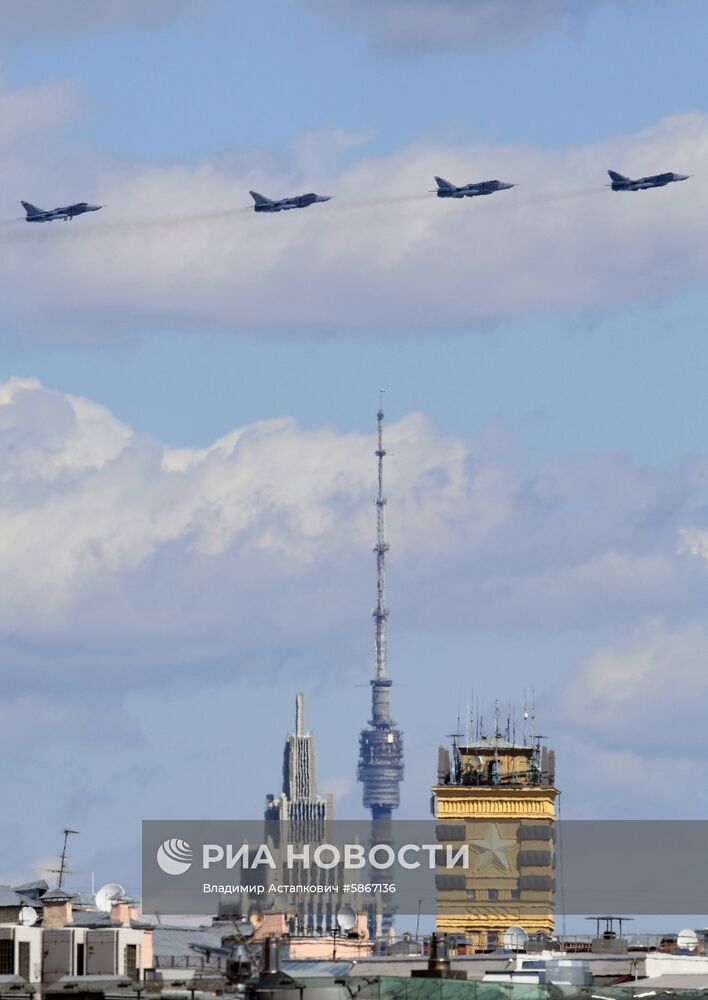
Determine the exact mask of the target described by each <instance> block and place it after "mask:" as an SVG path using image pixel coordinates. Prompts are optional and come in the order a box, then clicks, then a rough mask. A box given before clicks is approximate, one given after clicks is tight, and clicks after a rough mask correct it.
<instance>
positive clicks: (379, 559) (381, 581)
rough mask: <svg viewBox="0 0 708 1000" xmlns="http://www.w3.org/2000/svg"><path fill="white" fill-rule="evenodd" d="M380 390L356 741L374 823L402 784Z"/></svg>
mask: <svg viewBox="0 0 708 1000" xmlns="http://www.w3.org/2000/svg"><path fill="white" fill-rule="evenodd" d="M383 421H384V412H383V389H381V390H380V391H379V409H378V414H377V431H378V445H377V448H376V451H375V455H376V458H377V470H378V491H377V494H376V500H375V504H376V545H375V546H374V552H375V553H376V607H375V608H374V610H373V611H372V616H373V619H374V624H375V647H376V669H375V674H374V678H373V680H372V681H371V719H370V720H369V725H368V727H367V728H366V729H364V730H362V733H361V735H360V737H359V770H358V777H359V781H361V783H362V784H363V786H364V806H365V807H366V808H367V809H370V810H371V815H372V817H373V818H374V819H381V818H384V817H388V818H390V816H391V813H392V811H393V810H394V809H395V808H397V806H398V804H399V798H400V794H399V785H400V783H401V781H402V780H403V737H402V735H401V731H400V730H399V729H397V728H396V723H395V722H394V720H393V719H392V718H391V704H390V703H391V687H392V684H393V682H392V681H391V679H390V677H389V676H388V644H387V638H388V637H387V624H386V623H387V621H388V609H387V608H386V602H385V587H386V553H387V552H388V544H387V542H386V533H385V522H384V508H385V507H386V498H385V497H384V492H383V460H384V457H385V455H386V450H385V448H384V446H383Z"/></svg>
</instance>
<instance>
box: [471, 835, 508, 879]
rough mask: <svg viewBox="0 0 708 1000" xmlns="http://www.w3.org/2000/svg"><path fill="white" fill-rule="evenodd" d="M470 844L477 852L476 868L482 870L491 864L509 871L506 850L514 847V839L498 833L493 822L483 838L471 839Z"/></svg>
mask: <svg viewBox="0 0 708 1000" xmlns="http://www.w3.org/2000/svg"><path fill="white" fill-rule="evenodd" d="M470 843H471V844H472V846H473V847H474V848H475V849H476V850H477V851H478V852H479V856H478V860H477V870H478V871H484V869H485V868H489V867H490V866H491V865H496V866H497V868H501V870H502V871H505V872H508V871H511V865H510V864H509V858H508V852H509V851H510V850H511V849H512V847H516V840H513V839H512V840H509V839H507V838H504V837H502V836H501V835H500V833H499V830H498V829H497V827H496V825H495V824H494V823H492V824H490V827H489V831H488V833H487V836H486V837H485V838H484V840H471V841H470Z"/></svg>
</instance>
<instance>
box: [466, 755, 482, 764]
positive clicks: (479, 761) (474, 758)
mask: <svg viewBox="0 0 708 1000" xmlns="http://www.w3.org/2000/svg"><path fill="white" fill-rule="evenodd" d="M467 763H468V764H469V766H470V767H481V766H482V758H481V757H478V756H477V755H476V754H473V755H472V756H471V757H468V758H467Z"/></svg>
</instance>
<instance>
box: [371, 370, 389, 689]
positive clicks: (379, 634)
mask: <svg viewBox="0 0 708 1000" xmlns="http://www.w3.org/2000/svg"><path fill="white" fill-rule="evenodd" d="M383 393H384V390H383V389H379V412H378V414H377V418H376V419H377V424H378V448H377V449H376V457H377V459H378V479H379V491H378V494H377V497H376V545H375V546H374V552H375V553H376V607H375V608H374V610H373V612H372V615H373V618H374V621H375V622H376V677H377V679H378V680H383V679H384V678H385V677H386V674H387V672H388V649H387V641H386V640H387V635H386V620H387V618H388V610H387V608H386V601H385V589H386V553H387V552H388V545H387V544H386V531H385V528H386V525H385V518H384V508H385V507H386V498H385V497H384V494H383V464H384V462H383V460H384V457H385V455H386V451H385V449H384V446H383V421H384V411H383Z"/></svg>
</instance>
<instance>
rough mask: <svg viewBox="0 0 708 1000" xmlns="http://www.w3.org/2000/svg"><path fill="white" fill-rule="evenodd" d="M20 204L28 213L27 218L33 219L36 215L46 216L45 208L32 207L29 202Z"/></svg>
mask: <svg viewBox="0 0 708 1000" xmlns="http://www.w3.org/2000/svg"><path fill="white" fill-rule="evenodd" d="M20 204H21V205H22V207H23V208H24V210H25V212H26V213H27V218H28V219H31V218H32V216H34V215H44V209H43V208H37V206H36V205H31V204H30V203H29V202H28V201H21V202H20Z"/></svg>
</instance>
